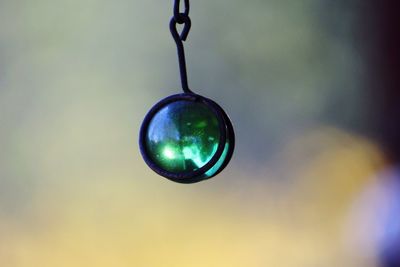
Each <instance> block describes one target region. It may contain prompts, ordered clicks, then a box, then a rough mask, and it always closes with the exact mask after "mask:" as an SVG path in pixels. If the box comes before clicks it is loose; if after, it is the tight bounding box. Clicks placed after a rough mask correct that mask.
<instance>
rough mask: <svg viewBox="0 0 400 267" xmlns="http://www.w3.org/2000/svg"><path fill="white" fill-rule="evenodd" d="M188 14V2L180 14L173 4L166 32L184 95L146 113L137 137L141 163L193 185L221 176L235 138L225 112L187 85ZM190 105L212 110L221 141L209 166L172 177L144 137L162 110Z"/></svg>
mask: <svg viewBox="0 0 400 267" xmlns="http://www.w3.org/2000/svg"><path fill="white" fill-rule="evenodd" d="M189 11H190V3H189V0H184V9H183V12H181V11H180V0H175V3H174V16H173V17H172V18H171V21H170V24H169V28H170V31H171V34H172V37H173V38H174V41H175V43H176V48H177V53H178V60H179V70H180V76H181V83H182V90H183V92H184V93H183V94H177V95H172V96H169V97H167V98H164V99H163V100H161V101H160V102H158V103H157V104H156V105H154V106H153V107H152V108H151V110H150V111H149V112H148V113H147V115H146V117H145V119H144V121H143V123H142V126H141V128H140V136H139V147H140V152H141V153H142V156H143V159H144V161H145V162H146V163H147V165H149V167H150V168H151V169H152V170H154V171H155V172H156V173H158V174H159V175H161V176H164V177H166V178H168V179H170V180H172V181H175V182H178V183H185V184H189V183H196V182H200V181H202V180H206V179H209V178H211V177H214V176H215V175H217V174H218V173H220V172H221V171H222V170H223V169H224V168H225V167H226V166H227V165H228V163H229V161H230V160H231V158H232V154H233V151H234V148H235V134H234V131H233V126H232V123H231V121H230V119H229V117H228V115H227V114H226V113H225V111H224V110H223V109H222V108H221V107H220V106H219V105H218V104H217V103H215V102H214V101H212V100H211V99H208V98H205V97H203V96H200V95H197V94H195V93H193V91H192V90H190V88H189V85H188V78H187V69H186V59H185V49H184V46H183V42H184V41H186V38H187V37H188V35H189V31H190V28H191V26H192V22H191V20H190V17H189ZM178 24H183V30H182V32H181V33H178V29H177V25H178ZM182 100H183V101H190V102H201V103H203V104H204V105H206V106H207V107H208V108H210V109H211V110H212V112H213V113H214V114H215V115H216V117H217V119H218V125H219V130H220V140H219V144H218V148H217V151H216V153H215V155H214V156H213V157H212V158H211V160H210V161H209V162H207V163H206V165H204V166H203V167H202V168H200V169H198V170H196V171H193V172H183V173H173V172H169V171H166V170H164V169H162V168H161V167H160V166H158V165H157V164H156V163H155V162H154V161H153V160H152V159H151V157H150V156H149V153H148V151H147V148H146V135H147V130H148V127H149V124H150V122H151V120H152V119H153V117H154V116H155V115H156V114H157V112H159V111H160V109H162V108H163V107H165V106H167V105H169V104H171V103H173V102H176V101H182ZM227 141H228V145H229V149H228V153H227V155H226V157H225V160H224V162H223V163H222V165H221V166H220V168H219V169H218V170H217V171H216V172H215V173H214V174H213V175H212V176H210V177H207V176H206V172H208V171H209V170H210V169H211V168H213V167H214V166H215V164H216V163H217V162H218V161H219V160H220V158H221V157H222V154H223V152H224V150H225V146H226V142H227Z"/></svg>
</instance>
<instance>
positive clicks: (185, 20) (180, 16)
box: [169, 0, 193, 93]
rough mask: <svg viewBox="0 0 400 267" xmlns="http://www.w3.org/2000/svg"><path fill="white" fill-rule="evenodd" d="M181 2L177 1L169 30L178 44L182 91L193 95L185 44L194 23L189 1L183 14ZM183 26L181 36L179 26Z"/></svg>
mask: <svg viewBox="0 0 400 267" xmlns="http://www.w3.org/2000/svg"><path fill="white" fill-rule="evenodd" d="M180 2H181V1H180V0H175V4H174V16H173V17H172V18H171V21H170V24H169V28H170V31H171V34H172V37H173V38H174V41H175V43H176V48H177V52H178V61H179V70H180V76H181V83H182V90H183V92H184V93H193V92H192V91H191V90H190V89H189V85H188V78H187V69H186V58H185V48H184V46H183V42H184V41H186V39H187V37H188V35H189V31H190V28H191V26H192V22H191V20H190V17H189V11H190V4H189V0H184V4H185V6H184V10H183V12H181V10H180V8H181V3H180ZM178 24H181V25H183V30H182V32H181V33H180V34H179V33H178V29H177V25H178Z"/></svg>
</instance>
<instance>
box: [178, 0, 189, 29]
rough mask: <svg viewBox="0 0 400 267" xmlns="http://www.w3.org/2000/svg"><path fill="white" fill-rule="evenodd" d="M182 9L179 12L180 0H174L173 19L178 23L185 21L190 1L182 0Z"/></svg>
mask: <svg viewBox="0 0 400 267" xmlns="http://www.w3.org/2000/svg"><path fill="white" fill-rule="evenodd" d="M184 4H185V6H184V10H183V12H181V1H180V0H175V4H174V19H175V21H176V22H177V23H178V24H183V23H185V17H189V11H190V3H189V0H184Z"/></svg>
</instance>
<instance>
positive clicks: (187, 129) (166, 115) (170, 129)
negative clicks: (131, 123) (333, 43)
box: [139, 0, 235, 184]
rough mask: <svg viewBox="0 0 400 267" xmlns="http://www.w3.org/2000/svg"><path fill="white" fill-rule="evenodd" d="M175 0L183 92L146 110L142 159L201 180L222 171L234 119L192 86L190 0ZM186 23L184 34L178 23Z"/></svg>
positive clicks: (171, 175) (176, 177)
mask: <svg viewBox="0 0 400 267" xmlns="http://www.w3.org/2000/svg"><path fill="white" fill-rule="evenodd" d="M184 3H185V8H184V12H180V0H175V4H174V16H173V17H172V19H171V22H170V31H171V34H172V37H173V38H174V40H175V43H176V46H177V52H178V59H179V69H180V76H181V82H182V90H183V93H181V94H176V95H172V96H169V97H167V98H165V99H163V100H161V101H160V102H158V103H157V104H156V105H155V106H153V107H152V108H151V109H150V111H149V112H148V113H147V115H146V117H145V119H144V121H143V123H142V127H141V129H140V136H139V146H140V151H141V153H142V156H143V159H144V160H145V162H146V163H147V165H149V167H150V168H151V169H152V170H154V171H155V172H156V173H158V174H159V175H161V176H164V177H166V178H168V179H170V180H172V181H175V182H178V183H187V184H188V183H196V182H199V181H202V180H205V179H209V178H211V177H213V176H215V175H217V174H218V173H220V172H221V171H222V170H223V169H224V168H225V167H226V165H227V164H228V163H229V161H230V159H231V157H232V154H233V150H234V147H235V135H234V131H233V127H232V123H231V121H230V120H229V118H228V116H227V115H226V113H225V111H224V110H223V109H222V108H221V107H220V106H219V105H218V104H217V103H215V102H214V101H212V100H210V99H208V98H206V97H203V96H200V95H198V94H196V93H194V92H193V91H191V90H190V89H189V86H188V80H187V71H186V60H185V51H184V46H183V42H184V41H186V38H187V36H188V34H189V31H190V27H191V21H190V17H189V8H190V7H189V0H184ZM178 24H181V25H183V30H182V32H181V33H180V34H179V33H178V30H177V25H178Z"/></svg>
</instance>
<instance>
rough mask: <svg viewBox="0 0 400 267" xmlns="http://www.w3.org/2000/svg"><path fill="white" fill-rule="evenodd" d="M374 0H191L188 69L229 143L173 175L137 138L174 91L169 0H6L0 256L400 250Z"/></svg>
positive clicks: (314, 254) (144, 257)
mask: <svg viewBox="0 0 400 267" xmlns="http://www.w3.org/2000/svg"><path fill="white" fill-rule="evenodd" d="M370 2H371V3H372V2H374V1H357V0H352V1H344V0H339V1H329V0H299V1H289V0H279V1H278V0H267V1H260V0H258V1H238V0H220V1H192V4H191V7H192V10H191V14H190V16H191V18H192V23H193V27H192V31H191V33H190V35H189V38H188V41H187V42H186V43H185V45H186V52H187V61H188V70H189V83H190V85H191V88H192V89H193V90H194V91H196V92H197V93H199V94H202V95H205V96H207V97H210V98H212V99H214V100H216V101H217V102H218V103H220V104H221V106H223V107H224V108H225V109H226V111H227V112H228V114H229V115H230V117H231V119H232V121H233V123H234V126H235V130H236V136H237V148H236V152H235V154H234V157H233V160H232V161H231V163H230V165H229V166H228V168H227V169H226V170H225V171H224V172H223V173H222V174H220V175H219V176H217V177H215V178H213V179H211V180H209V181H205V182H202V183H199V184H195V185H180V184H175V183H172V182H170V181H168V180H166V179H163V178H161V177H159V176H157V175H156V174H155V173H153V172H152V171H151V170H150V169H149V168H148V167H147V166H146V165H145V163H144V162H143V161H142V159H141V156H140V153H139V149H138V143H137V140H138V131H139V127H140V124H141V121H142V119H143V117H144V116H145V114H146V112H147V111H148V110H149V109H150V107H151V106H152V105H153V104H154V103H156V102H157V101H158V100H160V99H161V98H163V97H166V96H168V95H170V94H174V93H177V92H179V91H180V83H179V77H178V73H179V72H178V64H177V57H176V48H175V44H174V42H173V40H172V38H171V36H170V33H169V30H168V23H169V19H170V17H171V15H172V4H173V3H172V0H171V1H155V0H146V1H139V0H129V1H128V0H115V1H105V0H56V1H54V0H53V1H49V0H35V1H27V0H18V1H15V0H1V1H0V266H4V267H36V266H38V267H39V266H40V267H46V266H49V267H50V266H51V267H54V266H58V267H62V266H76V267H80V266H96V267H102V266H118V267H125V266H137V267H153V266H154V267H158V266H162V267H168V266H171V267H180V266H185V267H196V266H207V267H213V266H218V267H223V266H227V267H228V266H229V267H236V266H237V267H243V266H246V267H261V266H279V267H292V266H293V267H311V266H318V267H320V266H326V267H337V266H351V267H358V266H359V267H368V266H371V267H372V266H399V265H396V263H393V262H392V263H386V264H387V265H384V264H385V263H384V261H383V260H382V258H384V256H382V255H387V254H385V253H386V252H388V251H391V250H390V248H391V247H392V248H393V247H396V246H393V244H396V243H395V242H398V241H396V236H400V230H399V229H400V226H399V225H398V223H396V222H398V221H400V219H399V218H396V217H395V215H396V214H399V213H400V212H394V211H395V210H396V209H397V211H398V210H400V208H399V205H398V204H396V203H400V201H399V198H398V197H397V196H398V195H399V194H400V193H399V192H400V189H399V188H400V186H399V184H398V183H397V181H398V179H397V178H396V177H398V176H399V175H398V174H397V173H398V172H397V171H396V170H395V169H394V167H393V166H394V165H395V164H394V163H393V161H389V160H388V158H389V157H388V152H387V151H386V149H384V147H385V146H384V145H382V142H381V139H382V138H379V137H381V135H379V129H380V128H379V127H378V126H377V125H379V123H376V121H379V120H377V119H376V118H380V116H381V115H380V114H381V113H379V112H380V109H379V106H378V104H377V98H376V95H375V97H374V92H376V90H375V89H374V88H375V87H374V86H373V85H375V84H378V83H379V80H380V79H381V78H382V77H383V76H382V75H380V74H382V73H386V72H384V71H382V73H380V74H379V73H378V72H374V69H373V68H374V67H376V68H379V66H381V65H379V64H372V63H371V62H376V59H377V58H380V55H381V54H379V53H375V52H374V51H375V48H376V47H378V46H379V40H382V38H383V37H382V36H381V35H379V34H382V31H380V29H382V28H381V27H380V26H379V25H378V26H376V25H375V24H374V22H375V21H376V20H378V19H377V18H379V17H380V16H379V14H380V13H379V12H381V11H382V10H379V9H375V8H374V6H373V4H371V3H370ZM383 2H388V1H386V0H385V1H382V3H383ZM389 2H390V1H389ZM381 13H383V12H381ZM374 25H375V26H374ZM378 33H379V34H378ZM377 40H378V41H377ZM382 51H387V50H385V49H382ZM379 62H380V61H379ZM389 69H390V67H389ZM397 70H398V69H397ZM371 78H373V79H371ZM397 84H398V83H397ZM394 114H395V115H396V114H398V113H394ZM391 125H392V126H393V125H394V126H393V127H392V128H391V129H396V124H395V123H394V124H391ZM391 136H393V135H391ZM383 139H384V138H383ZM394 139H396V138H394ZM384 140H386V139H384ZM385 169H386V170H385ZM396 188H397V189H396ZM396 190H397V191H396ZM385 196H386V197H385ZM396 197H397V198H396ZM390 222H394V223H392V224H391V226H390V227H389V228H388V225H389V224H390ZM385 229H389V230H390V231H385ZM387 240H389V241H387ZM397 240H399V239H397ZM397 244H398V243H397ZM398 247H400V245H399V246H398ZM392 254H393V253H392ZM393 255H399V254H396V253H394V254H393ZM390 264H391V265H390Z"/></svg>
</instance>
